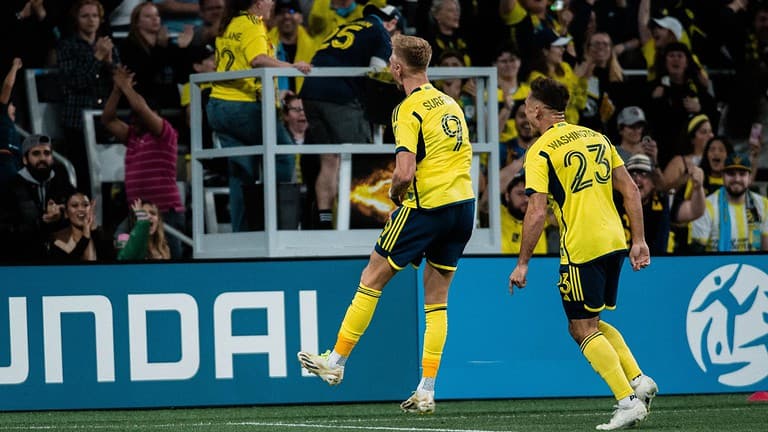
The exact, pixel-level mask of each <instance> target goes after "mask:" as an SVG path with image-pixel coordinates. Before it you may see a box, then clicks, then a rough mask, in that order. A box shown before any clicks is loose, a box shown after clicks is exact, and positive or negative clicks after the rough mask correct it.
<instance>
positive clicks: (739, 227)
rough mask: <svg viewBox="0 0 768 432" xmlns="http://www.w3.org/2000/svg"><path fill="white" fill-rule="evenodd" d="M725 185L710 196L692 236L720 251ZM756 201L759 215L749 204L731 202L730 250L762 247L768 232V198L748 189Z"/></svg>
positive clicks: (751, 249)
mask: <svg viewBox="0 0 768 432" xmlns="http://www.w3.org/2000/svg"><path fill="white" fill-rule="evenodd" d="M722 193H726V192H725V191H724V190H723V189H722V188H721V189H720V190H718V191H716V192H715V193H713V194H711V195H709V196H707V200H706V204H707V208H706V211H705V212H704V214H703V215H702V216H701V217H700V218H698V219H696V220H695V221H693V240H694V241H696V242H698V243H700V244H703V245H704V246H705V250H706V251H707V252H717V250H718V243H719V242H720V194H722ZM747 193H748V194H750V197H751V199H752V201H753V202H754V209H755V211H756V213H757V214H756V215H755V214H752V215H750V214H749V211H748V210H747V208H746V206H745V205H744V204H743V203H742V204H733V203H728V213H729V214H728V218H729V219H730V222H731V227H730V232H731V239H730V240H731V252H747V251H756V250H760V243H761V241H762V237H766V236H768V198H766V197H764V196H761V195H758V194H756V193H754V192H751V191H747Z"/></svg>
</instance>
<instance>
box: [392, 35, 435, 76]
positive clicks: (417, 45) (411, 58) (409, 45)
mask: <svg viewBox="0 0 768 432" xmlns="http://www.w3.org/2000/svg"><path fill="white" fill-rule="evenodd" d="M392 51H394V53H395V55H396V56H397V57H398V58H399V59H401V60H402V61H403V63H405V66H406V67H407V68H408V69H409V70H411V71H413V72H423V71H426V70H427V66H429V61H430V60H431V59H432V47H431V46H429V42H427V41H426V40H424V39H422V38H420V37H416V36H405V35H401V34H399V35H395V36H393V37H392Z"/></svg>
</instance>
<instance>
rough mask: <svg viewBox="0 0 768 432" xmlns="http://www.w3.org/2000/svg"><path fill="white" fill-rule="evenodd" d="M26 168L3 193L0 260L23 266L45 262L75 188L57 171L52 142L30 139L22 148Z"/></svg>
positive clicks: (29, 137)
mask: <svg viewBox="0 0 768 432" xmlns="http://www.w3.org/2000/svg"><path fill="white" fill-rule="evenodd" d="M21 150H22V155H23V161H24V168H22V169H21V170H20V171H19V172H18V173H17V174H16V176H15V177H14V178H13V179H12V180H11V182H10V184H9V185H8V187H7V188H5V189H3V190H0V196H2V197H3V198H2V199H1V200H0V202H2V203H3V205H2V206H0V256H2V258H3V259H4V260H10V261H21V262H25V261H26V262H40V261H44V260H45V259H46V257H47V255H48V250H47V244H48V239H49V237H50V235H51V234H52V233H53V232H55V231H58V230H59V229H61V228H62V227H63V226H64V224H65V223H66V222H65V221H63V218H62V208H63V206H64V203H65V200H66V198H67V197H68V196H70V195H71V194H72V192H74V186H72V185H71V184H70V183H69V180H68V179H67V176H65V175H61V174H60V173H59V172H56V171H54V169H53V149H52V147H51V139H50V138H49V137H47V136H45V135H30V136H28V137H27V138H25V139H24V142H22V144H21Z"/></svg>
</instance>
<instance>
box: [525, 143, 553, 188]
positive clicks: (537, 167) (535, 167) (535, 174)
mask: <svg viewBox="0 0 768 432" xmlns="http://www.w3.org/2000/svg"><path fill="white" fill-rule="evenodd" d="M547 157H548V156H547V154H546V153H545V152H544V151H543V150H540V149H538V148H536V147H535V146H534V148H532V149H530V150H528V151H527V152H525V162H524V163H523V169H525V194H526V195H529V196H530V195H532V194H533V193H536V192H538V193H549V164H548V163H547Z"/></svg>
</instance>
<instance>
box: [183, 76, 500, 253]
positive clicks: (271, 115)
mask: <svg viewBox="0 0 768 432" xmlns="http://www.w3.org/2000/svg"><path fill="white" fill-rule="evenodd" d="M369 72H372V69H371V68H314V69H313V70H312V72H311V74H310V75H311V76H314V77H364V76H366V75H367V74H368V73H369ZM429 73H430V78H431V79H441V78H475V79H476V82H477V95H478V96H477V100H476V101H475V102H476V105H475V106H476V107H477V114H476V118H477V125H478V127H477V142H475V143H473V144H472V146H473V152H474V157H473V170H472V178H473V180H474V182H475V188H476V192H477V185H478V181H477V180H478V179H479V175H480V172H479V165H480V163H479V162H480V154H482V153H487V154H488V155H489V158H488V165H489V166H492V167H495V166H498V164H499V159H498V158H499V154H498V151H499V149H498V121H497V119H498V105H497V104H498V102H497V98H496V91H495V89H496V87H497V81H496V69H495V68H490V67H484V68H480V67H470V68H431V69H430V70H429ZM281 76H287V77H295V76H301V73H300V72H299V71H297V70H295V69H292V68H260V69H253V70H248V71H237V72H226V73H206V74H196V75H192V76H191V77H190V82H191V84H192V85H191V121H190V123H191V125H192V130H191V148H192V152H191V165H192V166H191V171H192V176H191V182H192V184H191V189H192V202H193V203H204V202H205V199H204V197H205V195H206V188H205V186H204V184H203V161H205V160H208V159H212V158H222V157H232V156H244V155H259V156H262V158H261V160H262V162H261V163H262V167H261V168H262V172H263V173H264V176H263V183H264V185H265V186H266V187H264V227H265V228H264V231H249V232H239V233H213V232H206V230H205V213H206V209H205V208H204V207H203V206H202V205H193V206H192V234H193V235H192V237H193V239H194V256H195V257H198V258H200V257H203V258H225V257H226V258H231V257H294V256H343V255H367V254H368V253H370V251H371V245H372V241H373V239H375V238H376V235H377V234H378V230H371V229H359V230H357V229H356V230H350V229H349V210H350V203H349V191H350V182H351V172H352V161H351V156H352V155H358V154H393V153H394V146H393V145H392V144H385V143H383V142H381V141H379V142H375V143H374V144H367V143H343V144H318V145H311V146H307V145H279V146H278V145H276V140H275V138H276V124H275V118H276V100H275V83H274V78H276V77H281ZM248 77H256V78H258V79H259V80H260V81H261V83H262V86H263V88H262V100H261V103H262V107H263V110H262V118H261V121H262V125H263V128H262V129H263V142H264V143H265V145H258V146H245V147H230V148H226V149H225V148H217V149H203V146H202V142H203V137H202V130H201V124H202V123H201V122H202V112H201V90H200V84H201V83H206V82H212V81H224V80H232V79H240V78H248ZM488 89H492V91H488ZM297 153H299V154H330V153H336V154H340V155H341V169H340V174H339V191H338V192H339V193H338V207H337V211H336V214H337V227H338V228H337V229H336V230H332V231H297V230H280V229H278V225H277V218H278V209H277V191H276V185H277V182H276V174H275V163H274V161H275V156H277V155H282V154H297ZM488 176H489V178H488V187H489V197H490V198H489V208H491V209H498V208H499V205H500V191H499V179H498V176H499V173H498V170H493V169H491V170H489V172H488ZM209 201H210V200H209ZM500 237H501V227H500V220H499V215H498V212H495V211H491V212H490V220H489V227H488V228H480V227H478V228H476V229H475V233H474V235H473V237H472V240H471V241H470V243H469V244H468V246H467V250H466V252H467V253H470V254H477V253H497V252H498V251H499V250H500V246H499V241H500Z"/></svg>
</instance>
